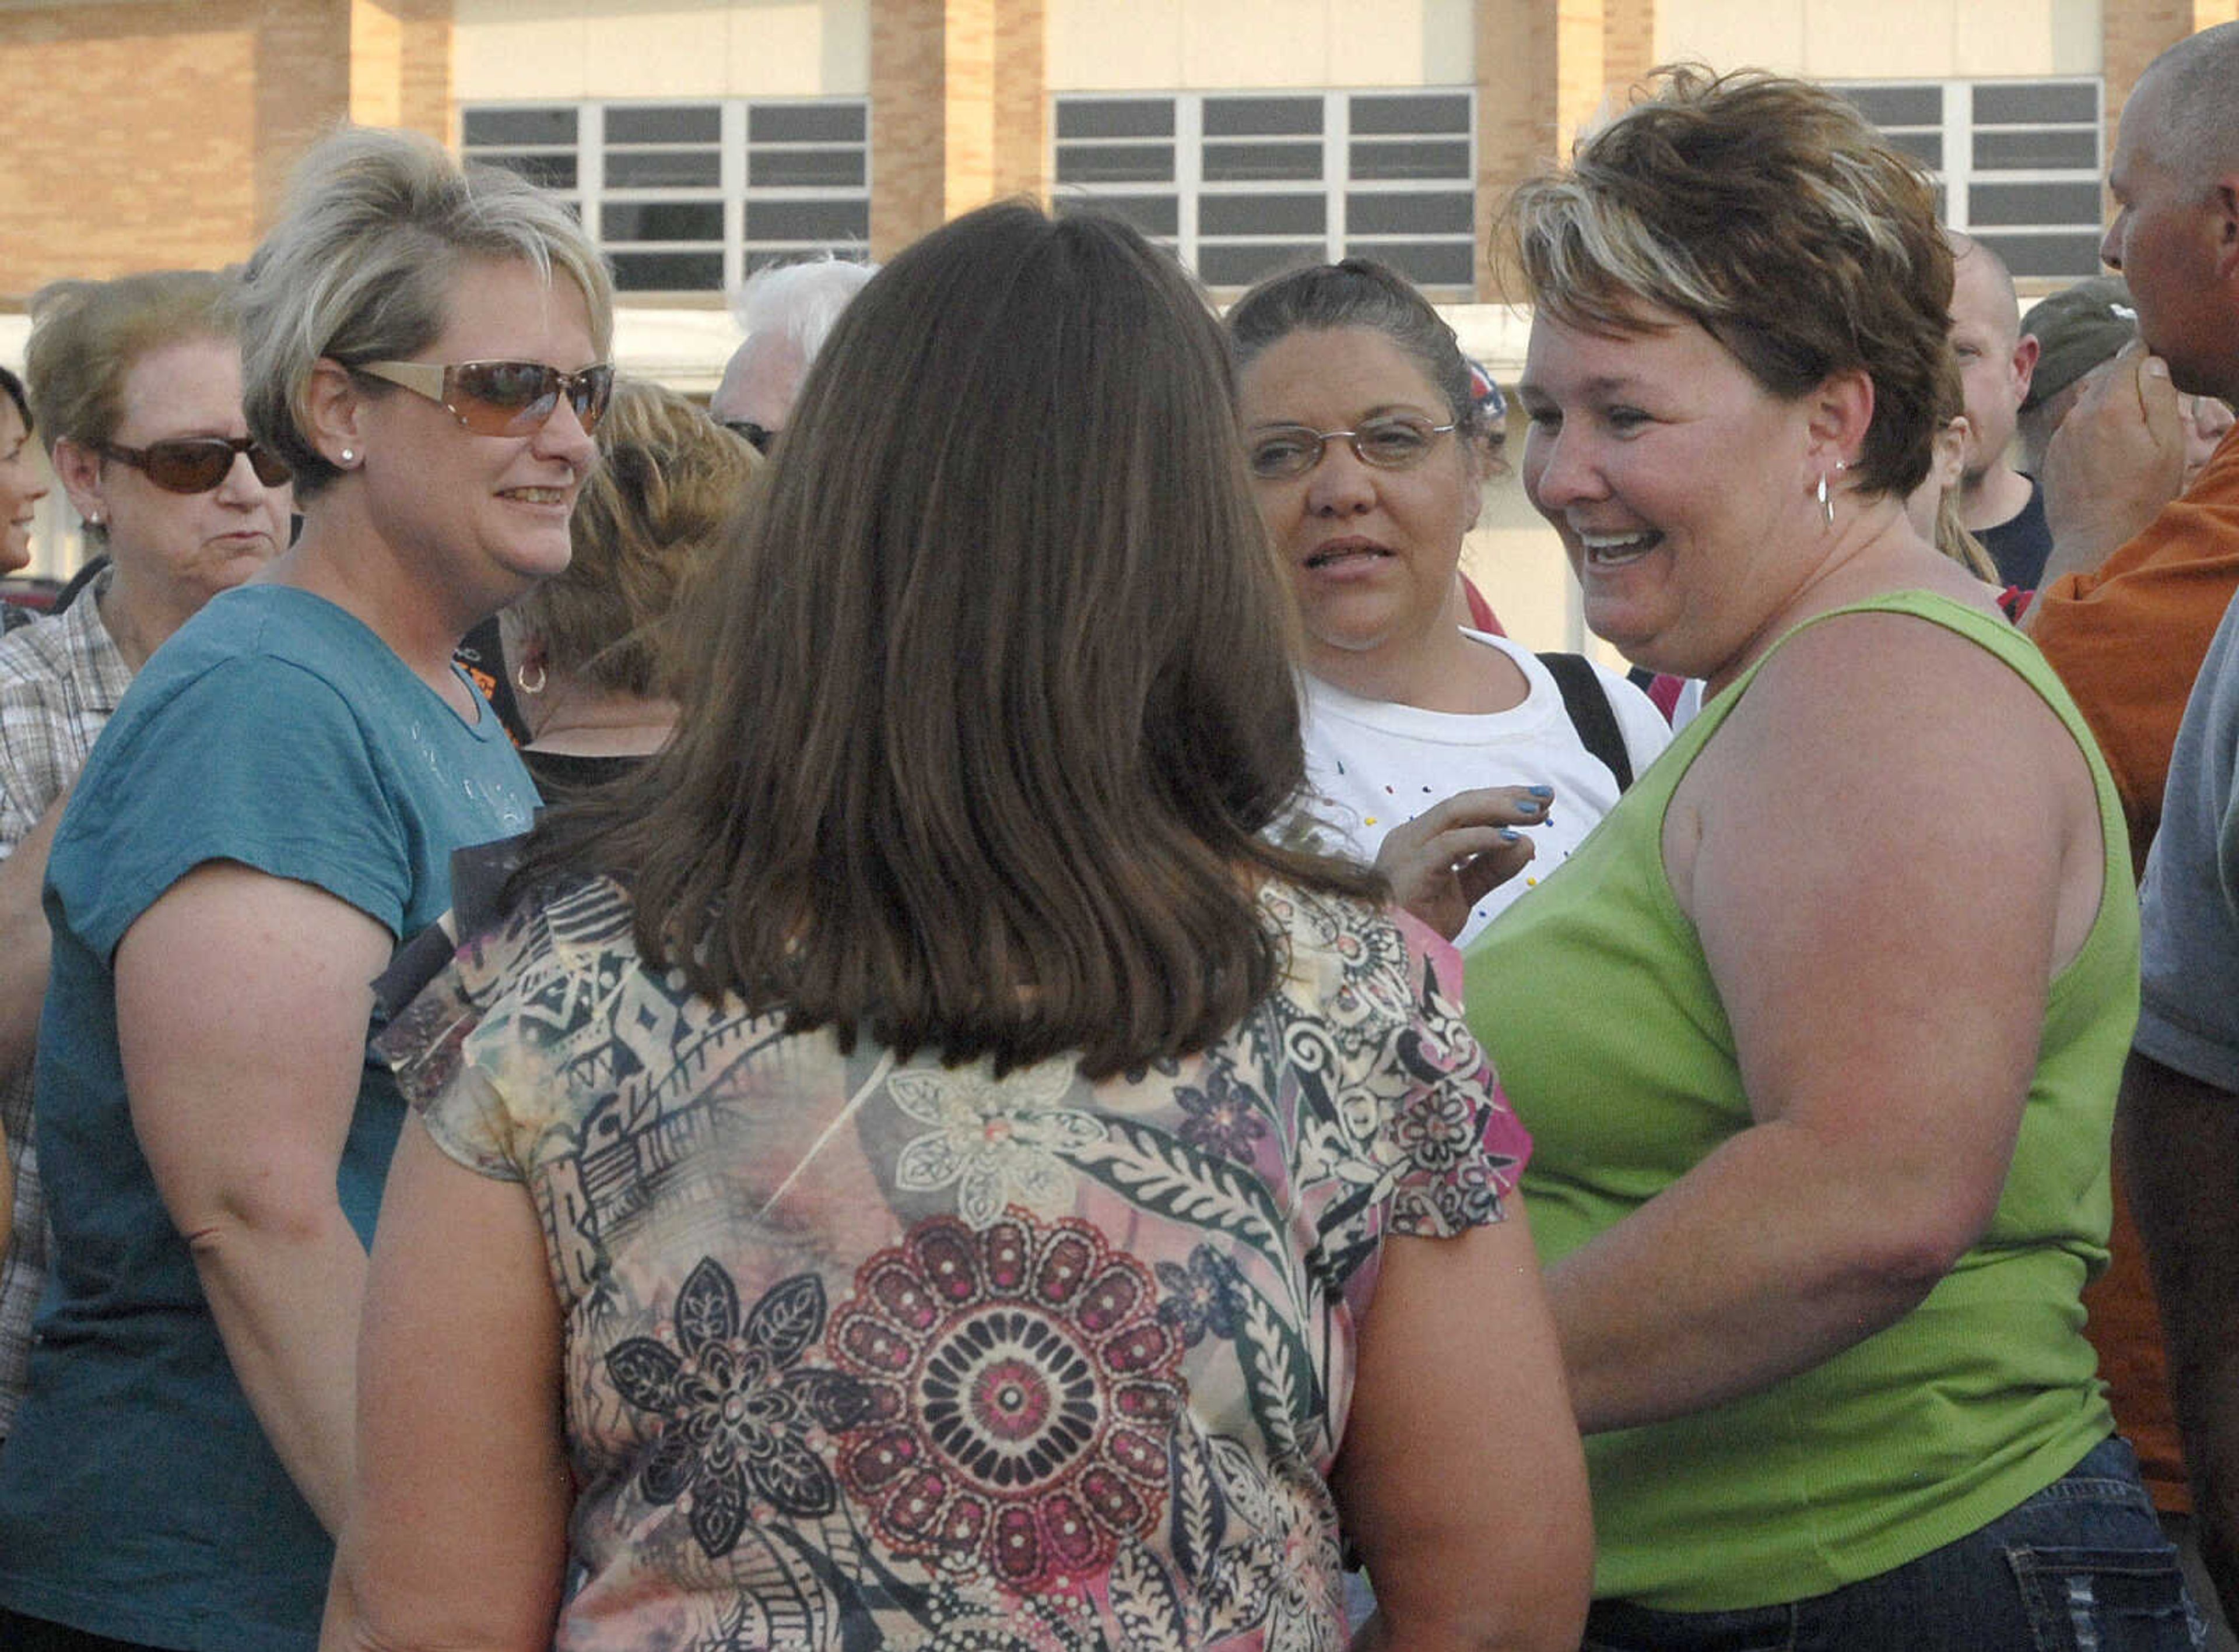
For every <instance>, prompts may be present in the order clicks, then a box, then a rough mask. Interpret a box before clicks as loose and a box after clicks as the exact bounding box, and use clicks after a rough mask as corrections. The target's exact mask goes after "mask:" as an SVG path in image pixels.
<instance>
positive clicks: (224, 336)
mask: <svg viewBox="0 0 2239 1652" xmlns="http://www.w3.org/2000/svg"><path fill="white" fill-rule="evenodd" d="M240 337H241V282H240V281H239V280H238V279H237V278H236V276H235V275H233V274H232V273H231V272H230V271H221V270H215V269H162V270H156V271H153V272H151V273H149V274H147V275H119V276H118V277H117V278H116V280H114V281H58V282H50V284H48V285H47V286H44V287H42V288H41V289H39V290H38V291H37V292H36V293H34V294H32V295H31V336H30V342H28V343H26V344H25V345H24V347H23V375H24V377H25V378H26V379H27V380H29V381H30V395H31V413H32V415H33V418H32V425H33V428H36V429H37V431H38V433H39V440H40V441H42V442H43V443H44V444H45V447H46V449H47V452H48V453H49V454H52V453H53V452H54V450H55V443H56V441H65V440H66V441H74V442H76V444H77V445H78V446H79V447H81V448H99V447H101V446H102V445H103V444H104V443H106V442H110V441H115V440H116V428H117V426H118V425H120V424H122V423H123V421H124V381H125V380H126V379H127V378H129V377H130V376H131V373H132V368H133V364H134V363H135V362H138V361H139V359H140V358H141V357H142V356H143V355H147V354H148V353H149V351H151V350H157V349H161V348H163V347H164V346H166V345H170V344H176V343H179V342H183V341H184V340H188V339H206V338H207V339H216V340H217V341H219V342H222V343H227V344H231V343H234V342H236V341H237V340H238V339H239V338H240Z"/></svg>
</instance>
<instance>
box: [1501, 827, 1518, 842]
mask: <svg viewBox="0 0 2239 1652" xmlns="http://www.w3.org/2000/svg"><path fill="white" fill-rule="evenodd" d="M1500 840H1501V841H1502V842H1503V843H1521V842H1522V841H1523V839H1522V838H1520V837H1518V835H1517V834H1516V833H1513V832H1511V831H1510V830H1509V829H1508V828H1507V827H1506V826H1503V827H1502V828H1501V829H1500Z"/></svg>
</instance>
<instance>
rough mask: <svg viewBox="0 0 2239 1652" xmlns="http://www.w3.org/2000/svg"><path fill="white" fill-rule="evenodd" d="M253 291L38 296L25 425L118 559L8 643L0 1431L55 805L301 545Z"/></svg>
mask: <svg viewBox="0 0 2239 1652" xmlns="http://www.w3.org/2000/svg"><path fill="white" fill-rule="evenodd" d="M240 305H241V295H240V284H239V282H237V281H236V279H235V278H234V277H232V276H230V275H220V274H218V273H216V272H215V271H211V270H171V271H166V272H163V273H161V274H155V275H128V276H125V277H123V279H121V280H117V281H109V282H85V281H73V282H57V283H56V284H55V285H53V286H51V287H48V288H46V289H43V290H42V291H41V292H39V293H38V294H37V295H36V296H35V297H34V298H33V299H32V301H31V316H32V327H31V335H30V343H29V346H28V348H27V351H26V367H27V369H28V371H29V373H30V381H31V382H30V404H29V405H30V408H31V410H32V412H33V414H34V415H35V416H34V417H31V418H30V419H28V420H27V421H26V423H25V427H24V428H25V430H26V431H29V430H31V429H36V430H37V432H38V433H39V435H40V437H41V439H43V441H44V442H45V443H46V446H47V448H48V451H49V453H50V455H51V459H52V462H53V466H54V469H55V471H56V474H57V475H58V476H59V477H60V478H61V480H62V483H63V487H64V488H65V489H67V490H68V492H69V494H70V502H71V503H72V504H73V505H75V506H76V508H77V511H78V514H79V515H80V516H81V517H83V519H84V521H85V531H86V535H87V538H88V539H89V540H90V541H91V542H92V543H93V544H94V545H95V546H96V547H98V548H99V549H100V551H101V553H102V554H103V561H104V562H105V564H106V565H105V567H103V569H102V571H101V572H100V574H99V575H98V576H97V578H96V581H95V583H94V584H93V586H92V587H90V589H89V590H88V592H87V593H86V594H85V595H84V597H83V600H79V601H77V602H76V603H74V604H72V605H71V606H70V608H69V609H68V610H67V611H66V612H64V613H63V614H57V615H55V616H53V617H51V618H50V619H47V620H42V621H40V622H38V623H36V624H34V625H32V626H30V627H25V628H23V629H22V630H20V631H18V632H17V633H15V634H11V635H10V637H9V638H8V639H7V640H6V641H4V642H0V858H4V865H0V1122H4V1124H5V1126H6V1129H7V1131H8V1143H9V1151H10V1154H11V1155H12V1156H13V1158H15V1161H16V1164H15V1176H16V1182H17V1204H16V1215H17V1231H16V1233H15V1236H14V1241H13V1243H12V1244H10V1246H9V1247H8V1255H7V1259H6V1261H5V1262H4V1264H0V1439H4V1438H5V1437H6V1436H7V1435H8V1433H9V1431H10V1424H11V1422H12V1419H13V1417H14V1416H15V1412H16V1408H17V1404H18V1403H20V1401H21V1399H22V1397H23V1365H24V1359H25V1357H26V1355H27V1353H28V1351H29V1349H30V1326H31V1316H32V1311H33V1310H34V1309H36V1308H37V1305H38V1301H39V1293H40V1291H41V1290H42V1289H43V1286H44V1284H45V1283H46V1264H47V1244H46V1228H47V1223H46V1201H45V1198H44V1197H43V1194H42V1192H41V1190H40V1183H39V1172H38V1163H37V1153H36V1151H35V1150H34V1147H33V1143H32V1138H31V1057H32V1045H33V1041H34V1038H35V1037H36V1035H37V1025H38V1016H39V1003H40V1000H41V998H43V996H44V995H45V992H46V984H47V920H46V916H45V914H44V913H43V912H41V911H40V910H39V886H40V883H41V881H42V879H43V878H44V876H45V873H46V849H47V844H48V841H49V839H50V838H51V836H52V835H53V833H52V823H51V820H50V819H49V817H50V816H51V815H53V814H54V813H58V810H57V808H56V802H57V799H60V798H61V797H62V795H63V793H64V792H66V791H67V790H68V789H69V787H70V782H71V781H73V780H76V778H77V773H78V771H79V769H81V768H83V766H84V765H85V760H86V755H87V753H90V751H91V750H92V749H93V742H94V740H95V738H96V736H97V735H99V734H100V733H101V731H102V728H103V726H104V725H105V724H106V723H107V722H108V721H109V718H110V713H112V712H114V711H115V710H116V702H117V699H118V697H119V696H120V695H121V694H123V692H124V687H125V685H126V684H127V683H129V682H130V680H131V678H132V673H134V672H136V671H137V670H138V669H139V668H140V667H141V666H142V665H143V664H144V663H145V662H146V660H147V659H148V656H149V654H153V653H154V652H155V650H156V647H157V645H158V644H160V643H161V642H163V640H164V639H165V638H166V637H169V635H170V634H172V633H173V632H174V631H176V630H177V629H178V628H179V627H180V626H181V625H183V624H184V623H185V622H186V620H187V619H188V618H189V616H190V615H192V614H194V613H195V612H196V609H198V608H200V607H202V605H203V603H204V602H206V601H208V600H209V599H210V597H211V596H213V595H214V594H216V593H217V592H219V591H222V590H223V589H225V588H226V587H229V586H233V585H238V584H239V583H240V582H241V581H243V580H245V579H247V578H248V577H249V575H250V574H254V573H255V572H256V570H257V569H259V568H260V567H263V566H264V564H265V563H266V562H268V561H270V560H271V559H272V558H273V557H274V556H276V555H277V554H279V553H280V551H281V550H282V548H283V547H285V546H286V545H287V542H288V508H289V494H288V471H287V467H286V466H284V465H282V464H281V463H280V461H278V460H277V459H276V457H275V456H274V455H273V454H271V453H269V451H267V450H266V449H264V448H260V447H256V446H255V445H254V444H253V443H251V442H249V439H248V437H247V435H246V434H245V433H246V431H247V429H248V426H247V425H245V424H244V423H243V421H242V413H241V337H240V334H241V315H240ZM27 440H28V437H27ZM244 449H246V450H247V451H243V450H244ZM42 491H43V490H42Z"/></svg>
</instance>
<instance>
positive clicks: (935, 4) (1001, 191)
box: [871, 0, 1047, 259]
mask: <svg viewBox="0 0 2239 1652" xmlns="http://www.w3.org/2000/svg"><path fill="white" fill-rule="evenodd" d="M1043 15H1044V14H1043V5H1042V0H877V3H876V4H875V5H874V7H873V9H872V13H871V255H872V256H873V257H874V258H880V259H885V258H889V257H891V256H893V255H894V253H895V252H897V251H899V250H900V249H901V248H903V247H905V246H907V245H908V244H909V242H913V241H914V240H916V239H917V238H918V237H919V236H922V235H924V234H926V233H927V231H928V230H932V229H938V228H939V227H940V225H941V224H943V223H946V222H947V221H948V220H949V219H951V218H953V217H955V216H958V215H959V214H960V213H965V212H969V211H970V210H972V209H973V208H974V207H978V206H983V205H985V204H986V203H987V202H989V201H992V200H994V199H997V198H999V197H1000V196H1009V195H1014V194H1019V193H1021V192H1025V193H1028V194H1039V193H1041V192H1042V191H1043V189H1044V187H1045V186H1044V180H1043V174H1044V172H1045V170H1046V161H1045V159H1044V153H1045V150H1046V147H1047V145H1046V140H1045V137H1044V131H1043V121H1044V115H1043V109H1044V108H1045V107H1046V103H1047V99H1046V96H1045V95H1044V93H1045V87H1046V72H1045V70H1044V59H1045V50H1044V23H1043Z"/></svg>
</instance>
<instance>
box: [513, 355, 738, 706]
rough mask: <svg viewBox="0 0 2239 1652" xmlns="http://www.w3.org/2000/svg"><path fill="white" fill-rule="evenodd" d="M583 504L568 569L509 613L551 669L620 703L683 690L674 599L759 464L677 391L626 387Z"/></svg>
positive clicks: (571, 527) (606, 427)
mask: <svg viewBox="0 0 2239 1652" xmlns="http://www.w3.org/2000/svg"><path fill="white" fill-rule="evenodd" d="M598 441H599V459H600V462H599V463H598V464H597V465H596V466H595V467H594V468H593V469H592V471H591V474H589V476H588V477H587V478H586V479H585V480H584V482H583V490H582V492H581V494H579V495H578V496H577V498H576V501H575V517H574V520H573V521H570V522H569V523H568V541H569V542H570V544H571V545H572V546H573V547H574V553H575V554H574V555H573V556H571V557H570V558H569V560H568V567H567V570H566V571H565V572H564V573H561V574H555V575H554V576H553V577H552V578H550V579H548V580H546V581H541V583H539V584H537V585H535V586H533V587H530V589H529V592H528V595H526V596H524V597H522V599H521V600H519V601H517V602H515V604H514V605H513V606H512V607H510V608H508V609H507V610H506V614H505V622H506V626H507V628H508V630H512V631H517V632H519V633H520V634H522V635H526V636H533V637H535V638H538V639H539V640H541V641H542V642H543V644H544V648H545V652H546V653H547V654H548V655H549V656H550V657H551V660H552V663H553V665H554V666H555V667H558V668H559V669H560V670H561V671H563V672H565V673H568V674H569V675H571V676H573V677H575V678H577V679H580V680H583V681H585V682H588V683H591V684H594V685H595V686H596V687H601V688H605V689H608V690H611V691H613V692H615V693H626V694H636V695H640V696H642V697H645V698H654V697H661V696H666V695H668V694H670V693H673V692H674V687H675V685H674V681H673V680H672V675H673V673H671V671H670V669H669V661H670V657H671V655H672V654H673V653H674V650H673V649H672V648H670V647H668V646H666V643H665V640H664V638H665V634H666V631H667V627H668V620H669V617H670V614H671V612H672V610H673V609H674V607H675V604H676V599H677V594H678V592H679V590H680V589H681V587H682V586H683V585H684V582H685V581H686V580H687V578H688V576H689V574H690V573H691V571H692V569H693V568H694V567H696V566H697V565H698V564H699V563H701V561H704V560H705V559H706V558H707V556H708V554H709V552H710V550H711V548H712V547H714V545H715V543H716V542H717V541H718V540H720V539H721V536H722V534H723V531H724V529H725V528H726V527H728V526H729V524H730V521H731V518H732V517H733V516H734V515H735V514H737V512H738V509H739V507H740V504H741V501H742V500H743V498H744V496H745V494H746V489H747V484H748V483H749V482H750V481H752V480H753V478H754V471H755V470H756V469H757V468H759V467H760V465H761V454H758V453H756V452H755V451H754V449H753V448H750V447H748V446H747V444H746V443H745V442H744V441H741V440H740V439H739V438H738V437H736V436H734V435H732V434H731V433H730V432H729V431H728V430H726V429H724V428H722V427H721V425H719V424H717V423H716V422H715V421H714V420H712V419H710V418H709V417H708V415H707V414H706V413H704V412H702V411H701V409H700V408H698V407H695V406H694V404H693V403H692V402H691V401H688V400H686V399H685V398H684V397H683V396H681V395H677V394H676V393H675V392H674V390H667V389H663V388H661V386H660V385H657V384H654V383H650V382H648V381H644V380H640V379H623V378H617V379H616V380H615V393H614V400H613V401H611V402H609V403H608V407H607V411H606V416H605V417H604V418H602V419H601V420H600V421H599V433H598Z"/></svg>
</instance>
